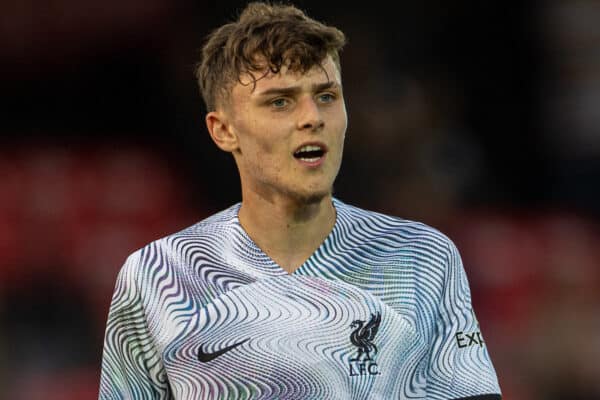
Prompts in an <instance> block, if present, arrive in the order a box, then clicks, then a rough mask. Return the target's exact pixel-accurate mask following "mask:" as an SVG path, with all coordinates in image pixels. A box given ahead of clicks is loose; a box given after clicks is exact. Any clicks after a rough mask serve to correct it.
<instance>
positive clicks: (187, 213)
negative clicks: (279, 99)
mask: <svg viewBox="0 0 600 400" xmlns="http://www.w3.org/2000/svg"><path fill="white" fill-rule="evenodd" d="M296 4H297V5H298V6H300V7H301V8H304V9H305V10H307V11H308V12H309V14H310V15H311V16H313V17H315V18H316V19H319V20H322V21H324V22H326V23H329V24H333V25H336V26H338V27H339V28H341V29H342V30H343V31H344V32H345V33H346V34H347V36H348V38H349V43H348V46H347V47H346V49H345V50H344V52H343V54H342V62H343V76H344V86H345V93H346V101H347V107H348V111H349V122H350V124H349V130H348V134H347V142H346V149H345V152H346V153H345V159H344V163H343V165H342V171H341V173H340V176H339V178H338V180H337V183H336V186H335V195H336V196H337V197H339V198H340V199H342V200H344V201H346V202H348V203H352V204H355V205H358V206H361V207H363V208H369V209H373V210H377V211H381V212H384V213H389V214H394V215H397V216H400V217H403V218H406V219H413V220H419V221H423V222H425V223H428V224H430V225H432V226H434V227H436V228H438V229H439V230H441V231H443V232H445V233H446V234H448V235H449V236H450V237H451V238H452V239H453V240H454V241H455V243H456V244H457V246H458V248H459V250H460V252H461V254H462V256H463V261H464V265H465V269H466V271H467V274H468V277H469V280H470V283H471V288H472V295H473V304H474V307H475V310H476V312H477V314H478V317H479V321H480V323H481V326H482V328H483V333H484V336H485V338H486V341H487V345H488V349H489V352H490V354H491V356H492V359H493V361H494V364H495V367H496V370H497V373H498V377H499V380H500V384H501V387H502V389H503V392H504V398H505V399H509V400H537V399H545V400H552V399H600V379H598V377H600V363H598V360H599V359H600V312H599V311H600V229H599V219H600V112H599V109H598V108H599V107H600V2H598V1H595V0H568V1H567V0H565V1H559V0H545V1H544V0H540V1H535V2H534V1H523V2H513V3H511V4H510V6H509V5H507V4H506V3H492V2H482V1H476V0H471V1H467V0H455V1H452V2H448V1H441V0H437V1H435V0H403V1H400V2H398V4H395V5H394V6H392V5H390V3H389V2H383V1H377V0H375V1H370V2H369V3H368V5H366V4H365V3H364V2H363V3H357V4H355V5H352V4H350V3H349V2H339V1H328V2H326V1H308V0H306V1H300V0H299V1H298V2H296ZM243 5H244V3H243V2H241V1H227V0H222V1H219V2H207V1H201V0H196V1H192V0H143V1H142V0H118V1H117V0H102V1H100V0H83V1H82V0H47V1H34V0H8V1H3V2H1V3H0V71H1V72H2V73H1V74H0V88H1V94H2V95H1V96H0V99H1V100H0V101H1V102H2V104H1V107H0V117H1V120H0V132H1V135H0V387H1V388H2V392H3V395H5V396H7V397H6V398H10V399H27V400H29V399H51V400H54V399H94V398H97V393H98V381H99V367H100V360H101V352H102V341H103V336H104V329H105V323H106V316H107V312H108V306H109V302H110V299H111V296H112V291H113V287H114V283H115V278H116V274H117V272H118V270H119V269H120V267H121V265H122V263H123V262H124V260H125V258H126V256H127V255H128V254H129V253H131V252H133V251H134V250H136V249H138V248H139V247H141V246H143V245H144V244H145V243H147V242H149V241H151V240H154V239H157V238H159V237H162V236H165V235H167V234H169V233H171V232H174V231H176V230H179V229H181V228H184V227H186V226H188V225H191V224H193V223H194V222H196V221H199V220H200V219H202V218H204V217H206V216H208V215H210V214H212V213H214V212H216V211H219V210H221V209H223V208H226V207H228V206H229V205H231V204H233V203H235V202H237V201H239V200H240V192H239V180H238V177H237V173H236V169H235V166H234V163H233V161H232V160H231V159H230V157H229V156H228V155H226V154H224V153H220V152H219V151H218V150H217V148H216V147H215V146H214V145H213V144H212V142H211V141H210V139H209V137H208V134H207V132H206V129H205V126H204V113H205V109H204V105H203V103H202V100H201V97H200V95H199V93H198V89H197V86H196V83H195V81H194V75H193V71H194V65H195V63H196V62H197V61H198V55H199V50H200V48H201V46H202V44H203V42H204V37H205V35H206V34H207V33H208V32H210V31H211V30H212V29H214V28H216V27H217V26H218V25H220V24H221V23H223V22H224V21H227V20H231V19H233V18H234V17H235V16H236V15H237V13H238V11H239V10H240V8H241V7H242V6H243Z"/></svg>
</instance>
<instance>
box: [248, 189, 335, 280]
mask: <svg viewBox="0 0 600 400" xmlns="http://www.w3.org/2000/svg"><path fill="white" fill-rule="evenodd" d="M335 218H336V216H335V208H334V207H333V204H332V199H331V195H328V196H325V197H324V198H322V199H321V200H319V201H316V202H311V203H304V202H300V201H297V200H293V199H289V198H285V199H266V198H262V197H253V196H244V199H243V201H242V206H241V208H240V211H239V220H240V224H241V225H242V227H243V228H244V230H245V231H246V233H247V234H248V235H249V236H250V237H251V238H252V240H253V241H254V242H255V243H256V244H257V245H258V246H259V247H260V248H261V249H262V250H263V251H264V252H265V253H266V254H267V255H268V256H269V257H271V259H272V260H273V261H275V262H276V263H277V264H278V265H279V266H280V267H281V268H283V269H284V270H285V271H287V272H288V273H292V272H294V271H295V270H296V269H298V268H299V267H300V266H301V265H302V264H304V262H305V261H306V260H307V259H308V258H309V257H310V256H311V255H312V254H313V253H314V252H315V250H316V249H317V248H318V247H319V246H320V245H321V243H323V241H324V240H325V238H326V237H327V235H329V233H330V232H331V229H332V228H333V225H334V224H335Z"/></svg>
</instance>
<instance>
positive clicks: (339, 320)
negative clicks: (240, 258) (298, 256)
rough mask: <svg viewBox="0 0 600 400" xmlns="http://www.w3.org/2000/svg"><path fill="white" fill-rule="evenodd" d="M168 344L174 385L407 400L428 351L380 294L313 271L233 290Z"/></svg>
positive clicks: (208, 391) (212, 391)
mask: <svg viewBox="0 0 600 400" xmlns="http://www.w3.org/2000/svg"><path fill="white" fill-rule="evenodd" d="M162 348H163V363H164V365H165V368H166V369H167V372H168V374H169V379H170V380H171V381H172V382H177V381H178V379H181V380H182V381H185V382H188V384H189V382H191V381H193V382H195V384H194V385H195V386H194V387H195V389H194V390H197V391H198V392H197V393H196V395H198V396H201V395H203V396H207V397H213V398H214V397H217V398H218V397H220V396H224V397H225V398H226V397H228V396H234V397H236V398H261V397H264V398H273V397H275V398H333V399H335V398H378V397H379V398H399V397H400V396H399V395H398V394H399V393H402V391H403V390H404V391H405V390H406V389H407V387H409V388H410V387H413V388H414V382H411V380H412V379H413V376H414V368H415V366H416V365H417V364H418V362H419V359H420V357H421V356H422V353H423V352H422V350H423V349H422V346H421V345H420V344H419V341H418V338H417V335H416V333H415V330H414V328H413V326H412V325H411V324H410V323H409V322H408V320H407V319H405V318H404V317H402V315H400V314H398V313H397V312H396V311H394V310H393V309H391V308H390V307H388V306H387V305H385V303H382V302H381V301H380V300H379V299H378V298H377V297H374V296H372V295H370V294H369V293H367V292H365V291H363V290H360V289H357V288H355V287H353V286H351V285H345V284H340V283H333V282H329V281H325V280H321V279H318V278H307V277H281V278H274V279H268V280H264V281H260V282H256V283H253V284H249V285H245V286H243V287H240V288H238V289H235V290H232V291H230V292H227V293H226V294H224V295H222V296H219V297H218V298H216V299H215V300H214V301H213V302H211V303H210V304H208V305H206V306H205V307H203V308H202V309H201V310H199V312H198V313H197V314H195V315H193V316H191V317H189V318H187V320H182V321H181V324H180V325H179V329H176V330H173V334H172V335H171V336H169V337H168V339H167V340H165V343H163V344H162ZM409 391H410V390H409ZM386 396H387V397H386Z"/></svg>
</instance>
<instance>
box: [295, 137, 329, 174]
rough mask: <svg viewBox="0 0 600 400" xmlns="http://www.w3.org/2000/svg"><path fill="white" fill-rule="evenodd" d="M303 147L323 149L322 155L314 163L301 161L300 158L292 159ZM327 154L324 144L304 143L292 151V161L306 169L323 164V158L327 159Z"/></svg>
mask: <svg viewBox="0 0 600 400" xmlns="http://www.w3.org/2000/svg"><path fill="white" fill-rule="evenodd" d="M304 146H319V147H320V148H321V149H323V155H322V156H321V157H319V158H318V159H316V160H315V161H305V160H302V159H300V158H296V157H294V154H295V153H296V152H297V151H298V150H300V149H301V148H302V147H304ZM328 152H329V149H328V147H327V146H326V145H325V143H322V142H306V143H302V144H301V145H300V146H298V147H296V150H294V151H293V152H292V157H294V159H295V160H296V161H298V162H299V163H300V164H302V165H304V166H307V167H312V168H314V167H318V166H320V165H321V164H323V162H324V161H325V158H326V157H327V153H328Z"/></svg>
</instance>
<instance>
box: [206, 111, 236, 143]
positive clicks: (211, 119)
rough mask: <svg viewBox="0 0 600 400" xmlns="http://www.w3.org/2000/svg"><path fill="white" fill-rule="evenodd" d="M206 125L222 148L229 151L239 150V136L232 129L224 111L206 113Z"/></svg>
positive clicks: (211, 135)
mask: <svg viewBox="0 0 600 400" xmlns="http://www.w3.org/2000/svg"><path fill="white" fill-rule="evenodd" d="M206 127H207V128H208V133H210V137H211V138H212V140H213V141H214V142H215V144H216V145H217V146H218V147H219V148H220V149H221V150H223V151H226V152H229V153H231V152H233V151H235V150H237V148H238V141H237V136H236V135H235V134H234V133H233V132H232V131H231V125H230V124H229V121H228V119H227V116H226V115H225V114H224V113H223V112H222V111H211V112H209V113H208V114H206Z"/></svg>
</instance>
